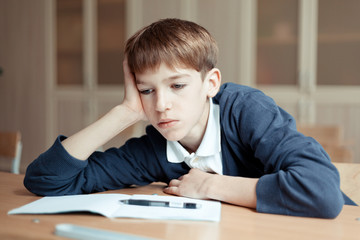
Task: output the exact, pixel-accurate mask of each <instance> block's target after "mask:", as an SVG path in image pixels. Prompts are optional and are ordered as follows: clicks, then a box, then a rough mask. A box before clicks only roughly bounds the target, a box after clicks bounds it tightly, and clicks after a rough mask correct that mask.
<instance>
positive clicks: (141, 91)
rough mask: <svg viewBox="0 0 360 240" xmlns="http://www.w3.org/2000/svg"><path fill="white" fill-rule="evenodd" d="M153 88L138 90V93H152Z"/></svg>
mask: <svg viewBox="0 0 360 240" xmlns="http://www.w3.org/2000/svg"><path fill="white" fill-rule="evenodd" d="M153 91H154V90H153V89H145V90H140V91H139V92H140V94H143V95H149V94H150V93H152V92H153Z"/></svg>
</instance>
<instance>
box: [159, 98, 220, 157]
mask: <svg viewBox="0 0 360 240" xmlns="http://www.w3.org/2000/svg"><path fill="white" fill-rule="evenodd" d="M220 151H221V139H220V111H219V105H217V104H214V103H213V102H212V99H211V98H210V111H209V119H208V122H207V126H206V130H205V134H204V137H203V139H202V140H201V143H200V146H199V148H198V149H197V150H196V152H195V155H197V156H200V157H205V156H212V155H215V154H217V153H219V152H220ZM166 154H167V159H168V161H169V162H172V163H181V162H183V161H184V159H185V157H188V156H189V155H190V154H189V153H188V151H186V149H185V148H184V147H183V146H181V144H180V143H179V142H177V141H167V144H166Z"/></svg>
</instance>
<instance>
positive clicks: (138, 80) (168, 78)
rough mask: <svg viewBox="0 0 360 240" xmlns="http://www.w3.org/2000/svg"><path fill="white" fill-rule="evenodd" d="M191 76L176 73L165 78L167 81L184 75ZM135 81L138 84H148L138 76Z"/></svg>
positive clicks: (184, 75) (184, 74) (185, 74)
mask: <svg viewBox="0 0 360 240" xmlns="http://www.w3.org/2000/svg"><path fill="white" fill-rule="evenodd" d="M189 76H190V74H187V73H179V74H175V75H173V76H170V77H167V78H164V79H163V80H164V81H167V80H168V81H172V80H176V79H179V78H182V77H189ZM135 83H136V84H146V83H145V82H143V81H141V79H138V78H136V80H135Z"/></svg>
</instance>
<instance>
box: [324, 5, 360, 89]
mask: <svg viewBox="0 0 360 240" xmlns="http://www.w3.org/2000/svg"><path fill="white" fill-rule="evenodd" d="M359 12H360V1H358V0H347V1H341V0H319V16H318V22H319V25H318V69H317V80H318V84H319V85H342V86H344V85H348V86H349V85H358V86H359V85H360V16H359ZM356 19H357V21H356ZM354 20H355V21H354Z"/></svg>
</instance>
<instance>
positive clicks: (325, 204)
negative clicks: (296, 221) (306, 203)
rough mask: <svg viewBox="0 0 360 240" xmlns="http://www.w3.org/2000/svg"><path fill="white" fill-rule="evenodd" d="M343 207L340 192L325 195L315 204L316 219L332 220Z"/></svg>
mask: <svg viewBox="0 0 360 240" xmlns="http://www.w3.org/2000/svg"><path fill="white" fill-rule="evenodd" d="M343 206H344V198H343V197H342V193H341V191H340V190H337V191H336V192H334V193H333V194H327V195H325V196H323V197H322V198H321V201H319V202H318V204H317V209H318V213H317V215H318V216H316V217H319V218H326V219H334V218H336V217H337V216H338V215H339V214H340V212H341V210H342V208H343Z"/></svg>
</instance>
